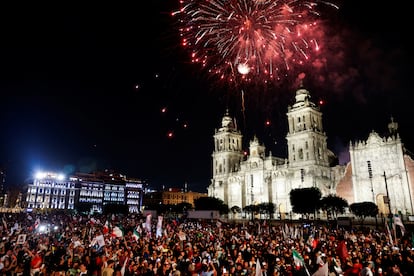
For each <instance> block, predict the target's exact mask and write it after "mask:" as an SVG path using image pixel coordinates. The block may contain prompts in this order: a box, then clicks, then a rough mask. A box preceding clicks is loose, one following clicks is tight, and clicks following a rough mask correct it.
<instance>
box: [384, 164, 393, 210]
mask: <svg viewBox="0 0 414 276" xmlns="http://www.w3.org/2000/svg"><path fill="white" fill-rule="evenodd" d="M384 182H385V191H386V192H387V203H388V211H389V214H388V216H389V217H391V216H392V212H391V200H390V195H389V193H388V183H387V175H386V174H385V171H384Z"/></svg>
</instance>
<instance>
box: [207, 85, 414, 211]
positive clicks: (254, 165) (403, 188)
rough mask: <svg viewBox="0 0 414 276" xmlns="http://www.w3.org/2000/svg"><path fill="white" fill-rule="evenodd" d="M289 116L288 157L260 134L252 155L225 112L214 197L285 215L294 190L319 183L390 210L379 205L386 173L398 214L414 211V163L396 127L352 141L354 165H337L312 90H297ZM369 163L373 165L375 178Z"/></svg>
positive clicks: (217, 139)
mask: <svg viewBox="0 0 414 276" xmlns="http://www.w3.org/2000/svg"><path fill="white" fill-rule="evenodd" d="M286 115H287V123H288V133H287V135H286V140H287V152H288V156H287V157H275V156H272V154H271V153H269V154H268V155H266V148H265V146H264V145H262V144H260V142H259V140H258V139H257V137H254V138H253V139H252V140H251V141H250V143H249V154H247V155H245V154H244V151H243V149H242V133H241V132H240V130H239V129H238V128H237V124H236V123H235V121H234V119H233V118H232V117H231V116H230V115H229V113H228V112H226V113H225V115H224V116H223V118H222V122H221V127H220V128H219V129H216V131H215V134H214V150H213V153H212V169H213V170H212V179H211V183H210V185H209V187H208V195H209V196H211V197H216V198H219V199H221V200H223V201H224V203H225V204H227V205H228V206H229V208H232V207H234V206H237V207H240V208H244V207H245V206H248V205H255V204H259V203H268V202H270V203H273V204H274V205H275V208H276V210H275V211H276V213H277V214H280V216H282V217H283V216H284V215H286V214H288V213H290V214H292V212H291V211H292V206H291V204H290V196H289V193H290V191H291V190H292V189H298V188H309V187H316V188H318V189H319V190H320V191H321V193H322V196H323V197H324V196H327V195H329V194H336V195H337V196H340V197H342V198H344V199H346V200H347V201H348V203H349V204H352V203H354V202H362V201H372V202H375V203H376V204H377V205H378V206H379V208H380V212H384V213H386V212H385V208H384V205H381V204H380V202H383V198H384V195H386V191H385V188H384V187H385V185H384V177H382V174H383V172H384V171H385V174H386V176H387V178H386V179H387V180H388V182H389V183H388V184H389V185H388V186H389V187H388V193H389V197H388V198H390V200H391V206H392V207H393V208H395V209H393V212H403V213H404V214H405V213H409V214H413V206H412V198H413V197H412V191H413V187H412V185H411V183H412V181H411V177H410V168H414V165H412V166H410V165H407V163H406V162H405V161H404V160H411V158H409V157H408V155H407V154H406V153H405V152H404V150H403V147H402V144H401V141H400V138H399V136H398V135H397V133H396V127H395V125H394V126H392V127H391V128H392V131H393V134H392V136H390V137H387V138H379V137H375V135H374V136H372V137H370V138H368V141H367V142H364V143H358V144H356V145H352V144H351V146H350V160H351V162H350V164H348V165H337V157H336V156H335V155H334V153H333V152H332V151H330V150H329V149H328V147H327V136H326V133H325V132H324V129H323V124H322V112H321V111H320V109H319V107H318V106H317V105H316V104H315V103H313V102H312V101H311V96H310V93H309V91H307V90H306V89H304V88H300V89H298V90H297V91H296V96H295V102H294V104H293V105H292V106H289V107H288V112H287V113H286ZM367 164H371V168H372V173H373V174H372V177H371V178H370V176H369V174H368V167H367V166H368V165H367ZM410 164H412V163H410ZM352 168H354V169H352ZM374 168H375V169H374ZM411 171H412V170H411ZM413 175H414V174H413ZM381 177H382V178H381ZM371 181H372V183H371ZM372 184H373V186H372ZM371 187H373V188H374V194H373V193H372V191H371ZM350 191H351V192H350Z"/></svg>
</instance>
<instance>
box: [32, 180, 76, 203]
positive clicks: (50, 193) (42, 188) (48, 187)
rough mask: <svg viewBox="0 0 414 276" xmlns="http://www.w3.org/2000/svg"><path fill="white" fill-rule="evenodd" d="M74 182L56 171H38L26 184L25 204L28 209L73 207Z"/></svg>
mask: <svg viewBox="0 0 414 276" xmlns="http://www.w3.org/2000/svg"><path fill="white" fill-rule="evenodd" d="M75 194H76V188H75V183H74V182H73V181H71V180H70V179H66V178H65V177H64V176H63V175H60V174H56V173H39V174H37V175H36V176H35V178H34V180H33V183H31V184H29V185H28V189H27V197H26V204H27V208H30V209H69V210H70V209H74V208H75Z"/></svg>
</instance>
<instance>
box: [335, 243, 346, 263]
mask: <svg viewBox="0 0 414 276" xmlns="http://www.w3.org/2000/svg"><path fill="white" fill-rule="evenodd" d="M336 254H338V256H339V258H340V259H341V262H343V263H345V262H346V259H347V258H348V248H347V247H346V241H345V240H341V241H339V242H338V247H337V248H336Z"/></svg>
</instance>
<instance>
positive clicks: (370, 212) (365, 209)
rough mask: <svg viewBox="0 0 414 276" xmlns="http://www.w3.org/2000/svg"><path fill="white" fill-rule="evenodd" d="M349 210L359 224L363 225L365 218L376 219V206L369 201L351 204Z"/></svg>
mask: <svg viewBox="0 0 414 276" xmlns="http://www.w3.org/2000/svg"><path fill="white" fill-rule="evenodd" d="M349 209H350V211H351V212H352V213H353V214H354V215H355V216H357V217H358V218H360V219H361V224H363V223H364V220H365V218H366V217H376V216H377V215H378V206H377V205H376V204H375V203H374V202H370V201H364V202H356V203H352V204H351V205H350V206H349Z"/></svg>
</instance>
